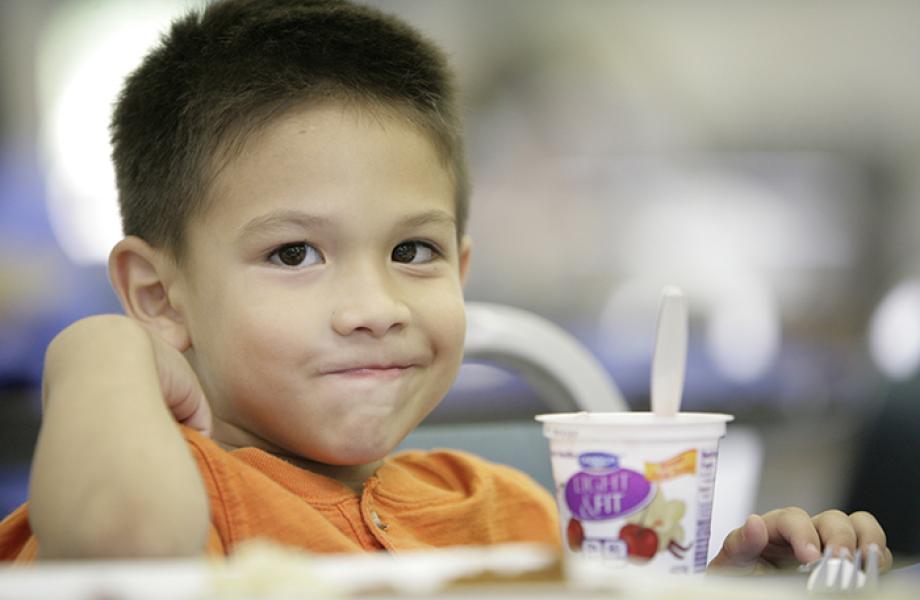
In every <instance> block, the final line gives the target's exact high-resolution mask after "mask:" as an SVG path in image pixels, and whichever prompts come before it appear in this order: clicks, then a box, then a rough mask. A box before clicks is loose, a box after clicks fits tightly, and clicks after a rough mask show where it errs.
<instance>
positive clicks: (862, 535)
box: [709, 507, 892, 573]
mask: <svg viewBox="0 0 920 600" xmlns="http://www.w3.org/2000/svg"><path fill="white" fill-rule="evenodd" d="M872 544H874V545H876V546H878V548H879V551H880V553H881V554H880V559H881V560H880V564H879V566H880V567H881V568H882V570H883V571H885V570H888V569H890V568H891V563H892V556H891V550H889V549H888V547H887V545H886V539H885V531H884V530H883V529H882V526H881V525H879V522H878V521H877V520H876V519H875V517H873V516H872V515H871V514H869V513H867V512H855V513H853V514H851V515H847V514H845V513H843V512H841V511H839V510H827V511H824V512H822V513H820V514H818V515H815V516H813V517H812V516H809V515H808V513H806V512H805V511H804V510H802V509H801V508H797V507H788V508H781V509H777V510H772V511H770V512H768V513H766V514H765V515H763V516H760V515H751V516H750V517H748V518H747V520H746V521H745V522H744V525H742V526H741V527H739V528H738V529H735V530H734V531H732V532H731V533H730V534H728V536H727V537H726V538H725V542H724V543H723V545H722V550H721V551H720V552H719V554H718V555H717V556H716V557H715V558H714V559H713V560H712V562H710V563H709V567H710V568H711V569H714V570H715V569H724V570H728V571H732V572H736V573H738V572H742V573H743V572H750V573H755V572H761V571H763V570H769V569H774V568H781V567H787V566H795V565H799V564H804V563H808V562H811V561H813V560H817V559H819V558H821V551H822V549H823V548H825V547H827V546H833V547H834V548H835V549H838V550H839V549H846V551H847V552H849V553H850V556H853V553H854V552H855V550H856V548H862V549H863V551H864V552H865V551H866V550H867V549H868V547H869V546H870V545H872ZM835 554H837V552H836V551H835Z"/></svg>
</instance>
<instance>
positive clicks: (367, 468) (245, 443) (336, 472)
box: [212, 420, 383, 494]
mask: <svg viewBox="0 0 920 600" xmlns="http://www.w3.org/2000/svg"><path fill="white" fill-rule="evenodd" d="M214 425H215V427H214V433H213V435H212V439H213V440H214V442H216V443H217V444H218V445H219V446H220V447H221V448H223V449H224V450H226V451H228V452H232V451H234V450H239V449H241V448H259V449H260V450H264V451H266V452H268V453H269V454H271V455H273V456H276V457H278V458H280V459H281V460H283V461H285V462H287V463H289V464H292V465H294V466H295V467H298V468H301V469H305V470H307V471H310V472H311V473H316V474H317V475H322V476H323V477H328V478H330V479H334V480H336V481H338V482H339V483H341V484H342V485H344V486H346V487H348V488H349V489H351V490H352V491H354V492H356V493H358V494H360V493H361V492H362V491H363V489H364V482H365V481H367V480H368V479H369V478H370V477H371V476H372V475H373V474H374V473H376V472H377V469H378V468H379V467H380V465H382V464H383V460H377V461H374V462H371V463H367V464H362V465H330V464H326V463H321V462H316V461H313V460H309V459H307V458H304V457H302V456H297V455H295V454H292V453H290V452H288V451H286V450H284V449H283V448H279V447H278V446H275V445H274V444H271V443H269V442H268V441H266V440H263V439H262V438H259V437H258V436H256V435H254V434H252V433H250V432H246V431H243V430H241V429H239V428H237V427H234V426H232V425H229V424H227V423H222V425H223V427H221V426H219V425H218V422H217V421H216V420H215V423H214Z"/></svg>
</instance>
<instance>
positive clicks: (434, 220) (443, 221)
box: [399, 210, 457, 228]
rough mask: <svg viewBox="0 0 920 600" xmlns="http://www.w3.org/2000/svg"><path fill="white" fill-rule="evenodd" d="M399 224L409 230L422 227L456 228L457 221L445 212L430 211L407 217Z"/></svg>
mask: <svg viewBox="0 0 920 600" xmlns="http://www.w3.org/2000/svg"><path fill="white" fill-rule="evenodd" d="M399 224H400V225H402V226H404V227H408V228H412V227H421V226H422V225H449V226H451V227H455V226H456V225H457V219H456V218H455V217H454V216H453V215H452V214H450V213H449V212H447V211H444V210H428V211H425V212H422V213H418V214H416V215H411V216H409V217H406V218H405V219H403V220H402V221H400V223H399Z"/></svg>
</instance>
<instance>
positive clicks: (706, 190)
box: [600, 172, 806, 383]
mask: <svg viewBox="0 0 920 600" xmlns="http://www.w3.org/2000/svg"><path fill="white" fill-rule="evenodd" d="M645 192H647V194H645V195H644V196H643V202H644V204H643V206H642V209H641V210H640V211H637V212H636V214H635V216H633V217H632V219H631V220H630V221H629V224H628V226H626V227H624V231H623V235H622V236H621V237H620V238H619V239H617V240H616V243H617V248H628V249H629V250H628V253H629V255H628V261H629V262H630V267H631V271H633V272H634V273H636V275H634V276H632V277H630V278H628V279H627V280H625V281H623V282H622V283H621V284H620V285H618V286H617V287H616V289H614V290H613V291H612V292H611V295H610V297H609V298H608V300H607V303H606V306H605V308H604V310H603V313H602V315H601V324H600V325H601V326H600V331H601V335H603V339H602V340H600V343H601V346H602V347H605V350H606V351H608V355H609V356H610V357H611V359H613V360H615V361H618V362H619V361H622V362H634V361H642V360H643V359H644V360H649V359H650V356H651V354H650V353H651V340H652V339H653V337H654V332H653V328H654V318H653V317H652V316H651V315H654V314H655V310H656V307H657V303H658V293H659V291H660V289H661V287H662V286H664V285H666V284H676V285H679V286H680V287H682V288H683V289H684V291H685V292H686V294H687V302H688V307H689V309H690V312H691V315H695V316H698V317H700V318H701V319H702V320H703V322H704V324H705V327H706V335H707V338H706V340H705V348H706V350H707V352H708V353H709V355H710V358H711V359H712V361H713V363H714V365H715V366H716V368H717V369H718V370H719V372H720V373H721V374H722V376H723V377H725V378H726V379H729V380H732V381H736V382H739V383H747V382H753V381H756V380H757V379H758V378H760V377H762V376H763V375H765V374H766V372H767V370H768V369H769V368H770V367H771V366H772V365H773V363H774V361H775V359H776V356H777V354H778V352H779V346H780V330H781V326H780V322H781V315H780V311H779V306H778V300H777V298H776V294H775V291H774V290H773V289H772V287H771V285H770V283H769V281H768V279H767V276H766V273H765V270H766V269H768V268H770V267H774V266H776V263H777V262H779V261H780V258H778V257H777V254H779V253H782V254H785V253H790V252H794V251H795V249H794V248H791V247H790V246H792V245H793V244H792V243H791V242H790V241H788V237H787V236H784V234H785V233H788V231H789V230H790V229H791V227H789V223H790V221H792V220H793V219H794V215H793V214H791V213H790V212H789V211H788V210H786V209H785V208H784V203H783V202H781V201H780V200H781V199H779V198H777V197H776V196H775V195H774V194H772V193H771V192H769V191H768V190H766V189H763V188H761V187H758V186H756V185H754V184H753V183H750V184H749V183H748V182H745V181H740V180H738V178H737V177H735V176H733V175H731V174H730V173H727V172H726V173H718V172H716V173H710V174H702V175H698V176H693V177H685V176H682V175H680V174H676V173H667V172H665V173H662V174H661V176H660V177H658V178H657V179H656V182H655V185H653V186H651V189H648V190H645ZM779 239H784V243H783V244H782V247H780V248H777V243H776V240H779ZM799 241H800V242H802V243H804V242H805V241H806V240H799ZM639 323H643V324H644V326H643V325H639Z"/></svg>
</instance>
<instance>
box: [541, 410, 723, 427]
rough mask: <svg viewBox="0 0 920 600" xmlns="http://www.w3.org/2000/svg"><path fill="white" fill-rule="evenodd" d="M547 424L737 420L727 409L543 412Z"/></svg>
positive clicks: (672, 424) (685, 423) (629, 424)
mask: <svg viewBox="0 0 920 600" xmlns="http://www.w3.org/2000/svg"><path fill="white" fill-rule="evenodd" d="M534 419H536V420H537V421H539V422H541V423H544V424H546V425H550V424H551V425H571V426H576V427H586V428H593V427H636V426H643V427H687V426H691V427H692V426H694V425H714V424H719V423H722V424H724V423H729V422H731V421H734V420H735V416H734V415H730V414H726V413H702V412H681V413H677V414H676V415H674V416H671V417H661V416H658V415H656V414H654V413H652V412H648V411H632V412H628V411H623V412H590V411H579V412H568V413H544V414H539V415H536V416H535V417H534Z"/></svg>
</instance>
